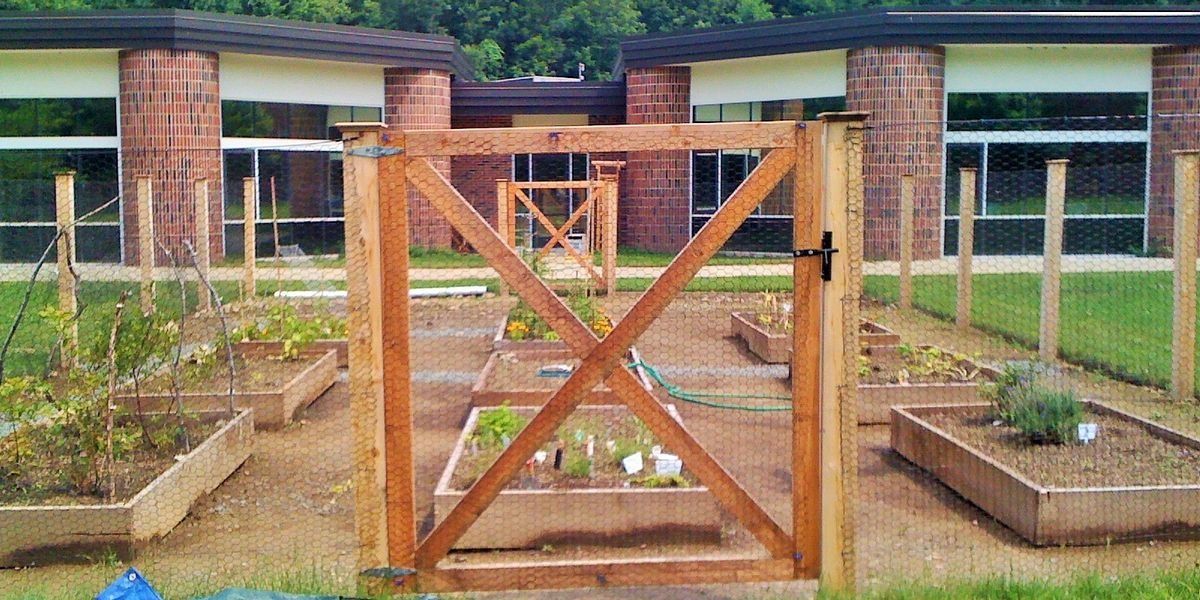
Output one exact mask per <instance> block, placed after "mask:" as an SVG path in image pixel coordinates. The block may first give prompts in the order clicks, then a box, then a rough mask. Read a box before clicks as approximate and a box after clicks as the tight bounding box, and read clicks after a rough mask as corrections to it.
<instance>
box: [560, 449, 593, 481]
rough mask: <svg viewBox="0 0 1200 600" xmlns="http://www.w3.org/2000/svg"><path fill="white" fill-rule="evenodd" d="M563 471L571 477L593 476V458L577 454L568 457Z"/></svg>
mask: <svg viewBox="0 0 1200 600" xmlns="http://www.w3.org/2000/svg"><path fill="white" fill-rule="evenodd" d="M563 472H564V473H566V474H567V475H570V476H571V477H579V478H586V477H591V476H592V460H591V459H590V458H588V457H587V456H584V455H580V454H576V455H575V456H573V457H571V458H568V459H567V464H566V465H564V466H563Z"/></svg>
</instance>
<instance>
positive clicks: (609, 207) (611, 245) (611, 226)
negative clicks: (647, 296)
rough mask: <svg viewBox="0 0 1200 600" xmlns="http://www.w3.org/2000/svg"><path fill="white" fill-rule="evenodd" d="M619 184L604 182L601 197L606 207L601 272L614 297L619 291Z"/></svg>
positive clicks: (608, 290)
mask: <svg viewBox="0 0 1200 600" xmlns="http://www.w3.org/2000/svg"><path fill="white" fill-rule="evenodd" d="M618 185H619V184H618V183H617V182H616V181H605V182H604V193H603V196H602V197H601V205H602V206H603V207H604V208H603V210H602V211H601V214H602V215H603V216H602V219H603V221H602V223H601V227H600V241H601V243H602V244H603V245H602V246H601V252H603V253H604V256H603V259H602V260H601V270H602V271H603V273H604V285H605V286H606V287H607V288H608V289H607V292H608V295H610V296H611V295H612V294H614V293H616V291H617V202H618V197H617V196H618V194H619V192H618V189H619V188H618Z"/></svg>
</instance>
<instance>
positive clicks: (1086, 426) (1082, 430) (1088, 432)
mask: <svg viewBox="0 0 1200 600" xmlns="http://www.w3.org/2000/svg"><path fill="white" fill-rule="evenodd" d="M1099 433H1100V425H1098V424H1096V423H1080V424H1079V441H1081V442H1083V443H1085V444H1087V443H1089V442H1091V441H1092V440H1094V439H1096V436H1097V435H1099Z"/></svg>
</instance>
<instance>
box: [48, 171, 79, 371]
mask: <svg viewBox="0 0 1200 600" xmlns="http://www.w3.org/2000/svg"><path fill="white" fill-rule="evenodd" d="M54 207H55V216H56V218H57V220H58V229H59V231H61V232H62V235H60V236H59V238H58V247H57V250H58V254H57V259H58V309H59V310H61V311H63V312H65V313H69V314H71V315H74V314H76V313H77V312H79V304H78V300H77V298H78V296H77V290H76V289H75V275H74V273H72V272H71V269H72V268H73V267H72V265H74V264H75V262H76V252H75V172H74V171H64V172H62V173H58V174H56V175H55V176H54ZM62 344H63V352H62V356H63V358H64V359H68V360H69V357H73V356H75V351H74V350H75V348H76V347H77V346H78V345H79V321H78V319H72V320H71V324H70V326H69V327H68V328H67V331H66V332H64V334H63V340H62ZM64 366H68V367H69V366H71V365H64Z"/></svg>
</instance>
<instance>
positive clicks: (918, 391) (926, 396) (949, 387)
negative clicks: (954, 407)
mask: <svg viewBox="0 0 1200 600" xmlns="http://www.w3.org/2000/svg"><path fill="white" fill-rule="evenodd" d="M922 347H923V348H925V347H928V346H922ZM881 352H898V350H897V348H896V346H879V347H875V348H871V350H870V353H871V354H877V353H881ZM966 362H970V363H971V364H972V365H975V363H974V362H972V361H966ZM975 367H976V368H978V369H979V375H977V376H976V377H975V381H967V382H959V381H954V382H947V383H909V384H899V383H861V384H859V385H858V424H859V425H886V424H888V423H890V422H891V409H892V407H893V406H904V405H913V404H971V403H974V402H978V401H979V384H980V383H986V382H988V381H991V380H992V379H995V378H996V377H997V376H999V374H1000V373H999V372H997V371H996V370H995V369H993V368H991V367H984V366H980V365H975Z"/></svg>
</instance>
